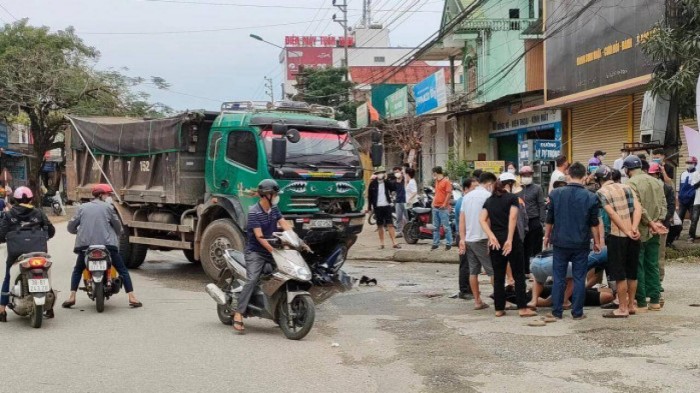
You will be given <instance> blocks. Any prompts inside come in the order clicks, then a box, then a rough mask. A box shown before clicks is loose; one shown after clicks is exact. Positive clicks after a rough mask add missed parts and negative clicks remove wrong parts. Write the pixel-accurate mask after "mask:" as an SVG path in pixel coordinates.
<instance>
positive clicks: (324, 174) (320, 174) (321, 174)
mask: <svg viewBox="0 0 700 393" xmlns="http://www.w3.org/2000/svg"><path fill="white" fill-rule="evenodd" d="M309 176H311V177H333V176H335V173H333V172H309Z"/></svg>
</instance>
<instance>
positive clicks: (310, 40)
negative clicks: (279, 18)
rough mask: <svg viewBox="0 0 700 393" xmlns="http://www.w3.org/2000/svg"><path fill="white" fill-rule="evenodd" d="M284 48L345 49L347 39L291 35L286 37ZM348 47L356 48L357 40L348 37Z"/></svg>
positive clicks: (329, 36)
mask: <svg viewBox="0 0 700 393" xmlns="http://www.w3.org/2000/svg"><path fill="white" fill-rule="evenodd" d="M284 46H285V47H287V48H291V47H325V48H331V47H344V46H345V37H334V36H331V35H328V36H315V35H311V36H296V35H290V36H286V37H284ZM348 46H355V39H354V38H353V37H348Z"/></svg>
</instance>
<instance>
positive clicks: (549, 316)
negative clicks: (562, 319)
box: [542, 315, 557, 323]
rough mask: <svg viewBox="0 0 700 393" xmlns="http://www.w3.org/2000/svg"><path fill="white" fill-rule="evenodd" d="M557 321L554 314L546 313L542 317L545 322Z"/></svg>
mask: <svg viewBox="0 0 700 393" xmlns="http://www.w3.org/2000/svg"><path fill="white" fill-rule="evenodd" d="M556 321H557V317H555V316H554V315H545V316H543V317H542V322H544V323H554V322H556Z"/></svg>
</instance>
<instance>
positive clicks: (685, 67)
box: [642, 0, 700, 118]
mask: <svg viewBox="0 0 700 393" xmlns="http://www.w3.org/2000/svg"><path fill="white" fill-rule="evenodd" d="M667 4H668V5H667V7H668V11H667V14H668V18H667V20H666V21H665V23H659V24H658V25H657V26H656V28H655V29H654V30H653V32H652V34H651V35H650V36H649V39H648V40H646V42H644V45H643V46H642V50H643V51H644V53H645V54H646V55H647V56H649V57H650V58H651V59H652V60H653V61H654V62H655V63H658V65H657V66H656V68H655V69H654V75H653V78H652V80H651V91H652V92H654V93H655V94H659V95H661V96H665V97H671V98H673V99H676V100H677V102H678V106H679V113H680V115H681V116H682V117H684V118H692V117H694V116H695V115H696V114H695V89H696V84H697V80H698V74H700V0H673V1H670V2H668V3H667Z"/></svg>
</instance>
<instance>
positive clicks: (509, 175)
mask: <svg viewBox="0 0 700 393" xmlns="http://www.w3.org/2000/svg"><path fill="white" fill-rule="evenodd" d="M498 180H500V181H501V183H503V182H506V181H513V182H514V181H515V175H514V174H512V173H510V172H503V173H501V176H499V177H498Z"/></svg>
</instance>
